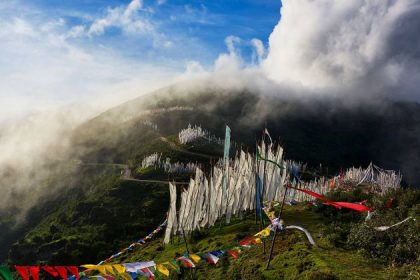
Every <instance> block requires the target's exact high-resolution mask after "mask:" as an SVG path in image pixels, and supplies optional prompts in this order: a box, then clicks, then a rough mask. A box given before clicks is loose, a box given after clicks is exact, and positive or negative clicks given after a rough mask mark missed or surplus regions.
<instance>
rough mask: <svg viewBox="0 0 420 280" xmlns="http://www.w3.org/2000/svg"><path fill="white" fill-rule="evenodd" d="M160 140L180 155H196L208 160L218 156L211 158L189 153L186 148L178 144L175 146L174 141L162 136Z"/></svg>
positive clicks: (205, 155)
mask: <svg viewBox="0 0 420 280" xmlns="http://www.w3.org/2000/svg"><path fill="white" fill-rule="evenodd" d="M159 139H160V140H161V141H162V142H165V143H168V144H169V146H170V147H171V149H172V150H175V151H178V152H180V153H184V154H189V155H194V156H199V157H204V158H208V159H213V158H217V156H211V155H207V154H202V153H196V152H191V151H188V150H187V149H184V148H182V147H180V146H178V145H177V144H175V143H174V142H172V141H169V140H168V139H167V138H166V137H163V136H161V137H160V138H159Z"/></svg>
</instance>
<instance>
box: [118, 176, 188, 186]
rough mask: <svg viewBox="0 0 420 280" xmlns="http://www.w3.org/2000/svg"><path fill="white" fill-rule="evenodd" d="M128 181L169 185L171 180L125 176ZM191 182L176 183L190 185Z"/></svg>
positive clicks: (176, 183) (177, 183)
mask: <svg viewBox="0 0 420 280" xmlns="http://www.w3.org/2000/svg"><path fill="white" fill-rule="evenodd" d="M124 180H126V181H135V182H143V183H157V184H165V185H167V184H168V183H169V181H160V180H140V179H134V178H124ZM188 184H189V182H175V185H188Z"/></svg>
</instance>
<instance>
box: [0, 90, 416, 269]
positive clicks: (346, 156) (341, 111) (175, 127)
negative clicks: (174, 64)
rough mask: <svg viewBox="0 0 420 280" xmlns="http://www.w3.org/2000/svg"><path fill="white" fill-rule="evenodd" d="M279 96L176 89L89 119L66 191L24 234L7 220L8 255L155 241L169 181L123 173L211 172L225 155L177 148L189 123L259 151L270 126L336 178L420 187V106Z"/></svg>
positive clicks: (47, 256) (73, 253)
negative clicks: (159, 159) (167, 165)
mask: <svg viewBox="0 0 420 280" xmlns="http://www.w3.org/2000/svg"><path fill="white" fill-rule="evenodd" d="M279 96H280V95H279ZM279 96H266V95H260V94H258V93H254V92H250V91H247V90H235V91H227V90H223V89H220V88H214V89H211V87H207V88H206V89H204V88H202V89H200V90H192V89H182V87H181V88H180V87H177V86H174V87H168V88H164V89H162V90H159V91H157V92H154V93H151V94H148V95H144V96H141V97H139V98H137V99H134V100H131V101H129V102H126V103H124V104H121V105H119V106H117V107H114V108H112V109H110V110H108V111H106V112H104V113H102V114H100V115H98V116H97V117H95V118H93V119H91V120H89V121H87V122H86V123H84V124H83V125H81V126H79V127H78V128H77V129H75V130H74V132H73V136H72V139H71V142H72V149H71V156H70V159H69V160H68V162H65V163H60V162H58V163H56V164H57V165H60V164H63V165H64V164H65V165H69V164H71V165H72V166H73V167H74V168H71V169H69V170H71V171H68V173H67V174H66V176H59V175H51V176H54V177H52V178H49V180H47V182H49V183H46V184H58V183H57V182H59V184H61V185H62V186H64V187H63V188H62V189H64V190H66V191H64V192H62V193H59V194H56V195H55V196H52V197H51V199H50V200H46V202H45V205H39V206H37V207H36V209H34V211H32V214H31V216H30V219H29V222H28V223H27V224H25V225H22V226H20V227H19V228H16V229H15V228H11V227H10V222H9V220H8V219H5V220H3V221H2V219H1V218H0V225H2V227H4V232H5V234H2V236H1V237H0V251H1V252H7V251H8V249H9V248H10V246H11V244H12V243H14V242H15V241H18V242H17V243H16V244H14V245H13V247H12V250H11V251H10V254H9V259H10V260H11V261H13V262H14V263H22V262H28V263H31V262H35V261H50V262H52V263H60V262H63V261H67V262H68V263H80V262H93V261H99V260H100V259H101V258H105V257H106V256H108V255H110V254H112V253H113V252H114V251H115V250H117V249H120V248H121V247H122V246H125V245H127V244H129V243H130V242H132V241H133V240H135V239H136V238H139V237H142V235H144V234H147V233H148V232H147V231H148V230H150V229H152V228H153V226H155V225H157V224H158V223H159V221H160V219H161V218H162V217H163V216H164V214H165V212H166V210H167V206H168V205H167V204H168V191H167V188H166V186H165V185H162V184H160V183H153V182H149V183H142V182H136V181H127V180H124V179H123V178H121V176H120V173H121V171H122V170H123V169H124V168H126V167H125V166H127V168H130V169H131V170H132V171H134V176H137V178H147V179H150V178H152V179H155V180H162V181H166V180H168V179H176V180H180V181H187V180H188V177H189V174H184V175H179V176H168V175H167V174H162V173H159V172H151V173H149V174H146V173H142V172H140V171H138V170H139V167H140V166H141V161H142V159H143V158H144V157H145V156H147V155H150V154H151V153H154V152H158V153H162V156H163V158H166V157H170V158H171V160H172V161H180V162H197V163H200V164H202V165H203V166H208V165H209V163H210V161H211V160H212V159H211V158H212V156H213V157H214V158H217V157H218V156H221V154H222V147H217V146H215V147H209V146H206V145H202V146H197V145H187V146H183V145H180V144H179V143H177V134H178V132H179V131H180V130H181V129H183V128H185V127H187V126H188V124H199V125H201V126H202V127H203V128H204V129H206V130H208V131H210V133H212V134H214V135H216V136H218V137H221V138H223V137H224V126H225V125H226V124H228V125H229V126H230V127H231V129H232V138H233V140H234V141H235V142H236V143H237V145H242V147H243V148H244V149H249V150H251V151H253V150H254V143H255V139H257V138H259V137H260V134H261V130H262V129H263V128H264V127H265V126H266V127H267V128H268V129H269V131H270V133H271V135H272V138H273V139H275V140H278V141H280V142H281V143H282V145H283V146H284V148H285V153H286V158H289V159H294V160H298V161H303V162H307V163H308V164H309V165H311V166H313V167H319V164H322V166H323V167H324V169H323V170H324V172H326V171H325V170H326V169H325V167H328V172H329V174H334V173H336V172H339V170H340V169H341V168H347V167H350V166H359V165H362V166H366V165H368V164H369V162H370V161H373V162H374V163H376V164H377V165H380V166H382V167H383V168H389V169H396V170H401V172H402V173H403V176H404V180H405V183H407V184H410V185H417V186H418V185H420V173H419V172H417V170H419V168H420V104H417V103H405V102H391V101H386V102H382V103H381V104H378V103H375V104H372V103H369V104H366V103H364V104H362V103H357V104H356V103H352V104H351V105H349V104H347V102H346V100H340V99H327V98H325V99H309V98H308V99H298V98H287V99H286V98H281V97H279ZM150 123H153V124H154V125H156V126H157V130H156V129H154V128H152V127H150V125H149V124H150ZM136 172H137V173H136ZM162 186H163V188H162ZM46 187H47V188H48V186H46ZM9 214H10V213H9ZM3 257H5V256H4V255H3Z"/></svg>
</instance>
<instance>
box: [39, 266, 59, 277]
mask: <svg viewBox="0 0 420 280" xmlns="http://www.w3.org/2000/svg"><path fill="white" fill-rule="evenodd" d="M41 269H42V270H44V271H46V272H48V273H49V274H50V275H51V276H53V277H57V276H58V272H57V271H56V270H55V269H54V267H52V266H41Z"/></svg>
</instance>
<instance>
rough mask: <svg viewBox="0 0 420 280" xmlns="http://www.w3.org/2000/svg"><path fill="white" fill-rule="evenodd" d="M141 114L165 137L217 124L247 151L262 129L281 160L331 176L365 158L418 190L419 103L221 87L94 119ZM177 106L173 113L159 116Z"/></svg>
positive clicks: (177, 93)
mask: <svg viewBox="0 0 420 280" xmlns="http://www.w3.org/2000/svg"><path fill="white" fill-rule="evenodd" d="M139 108H147V109H149V110H151V109H154V110H155V113H150V114H149V115H143V116H144V117H146V118H148V119H150V120H151V121H153V122H155V123H156V124H157V125H158V127H159V129H160V130H161V131H162V132H164V133H167V134H174V133H177V132H178V131H179V130H180V129H182V128H185V127H186V126H187V125H188V124H189V123H191V124H201V125H202V126H203V128H205V129H207V130H210V131H211V132H213V133H215V134H216V135H218V136H220V137H223V133H224V125H225V124H228V125H229V126H230V127H231V128H232V134H233V138H234V139H235V140H236V141H238V142H241V143H244V144H246V145H247V146H248V147H249V148H251V149H253V147H254V141H255V138H256V137H259V134H260V133H261V130H262V128H263V127H264V126H267V128H268V129H269V131H270V133H271V134H272V136H273V138H275V139H279V141H280V142H281V143H282V144H283V145H284V147H285V151H286V156H287V157H288V158H291V159H295V160H299V161H303V162H307V163H309V164H311V165H313V166H318V165H319V164H322V165H323V166H328V167H329V168H330V169H331V171H332V172H337V171H339V170H340V169H341V168H346V167H350V166H359V165H362V166H366V165H368V164H369V162H370V161H373V162H374V163H376V164H378V165H380V166H382V167H384V168H389V169H395V170H400V171H401V172H402V173H403V175H404V180H405V183H407V184H410V185H420V173H419V172H418V170H419V169H420V104H419V103H414V102H394V101H390V100H385V101H382V102H377V101H375V102H366V101H365V102H355V101H354V100H353V101H352V100H346V99H339V98H306V99H299V98H282V97H281V94H279V96H266V95H260V94H258V93H253V92H249V91H246V90H244V91H226V90H221V89H213V90H212V89H205V90H203V89H202V90H197V91H194V90H188V89H186V90H180V89H178V88H177V87H169V88H165V89H162V90H160V91H158V92H155V93H152V94H150V95H146V96H142V97H139V98H137V99H134V100H132V101H130V102H127V103H125V104H122V105H120V106H117V107H115V108H113V109H111V110H109V111H107V112H105V113H103V114H102V115H100V116H99V117H98V118H97V119H95V120H93V121H92V123H94V122H99V121H102V122H105V121H106V120H115V119H116V116H118V117H119V118H122V119H124V118H134V117H135V116H138V117H140V116H141V115H142V113H141V112H142V111H141V110H139ZM164 108H178V109H179V110H175V109H174V110H173V111H168V112H164V111H159V110H162V109H164Z"/></svg>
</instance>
